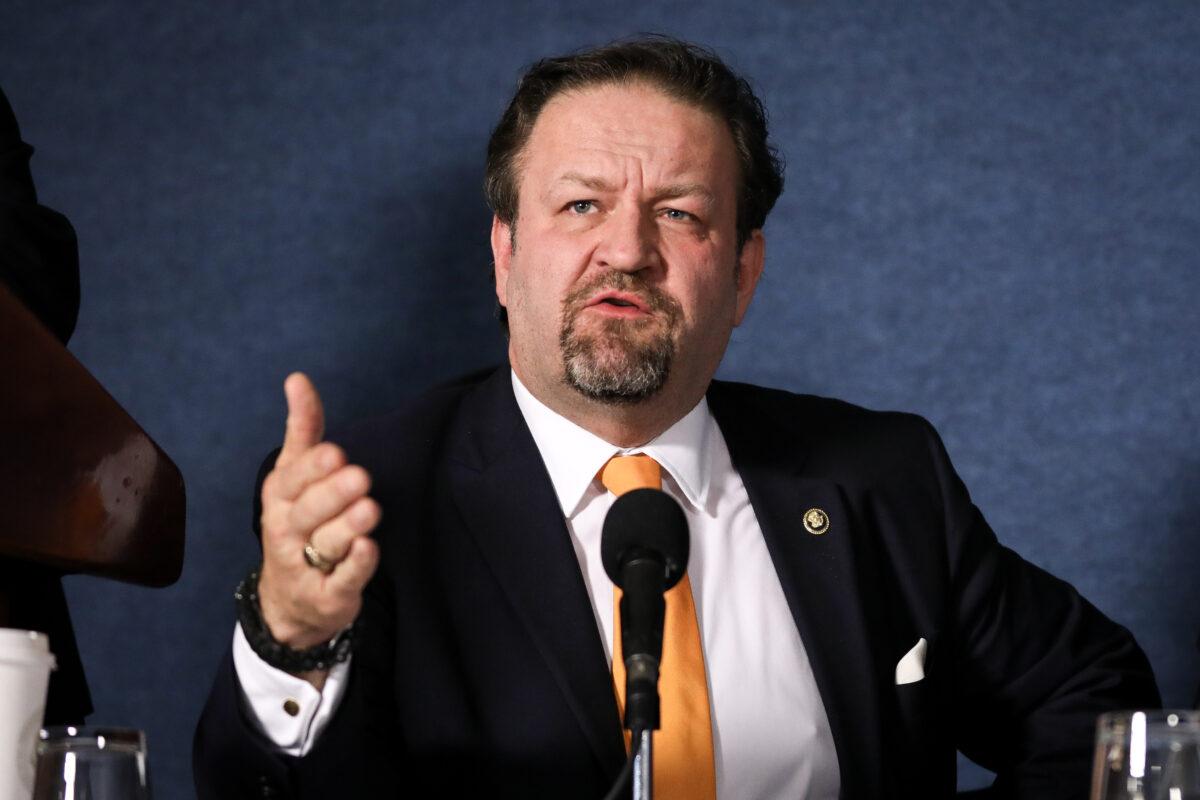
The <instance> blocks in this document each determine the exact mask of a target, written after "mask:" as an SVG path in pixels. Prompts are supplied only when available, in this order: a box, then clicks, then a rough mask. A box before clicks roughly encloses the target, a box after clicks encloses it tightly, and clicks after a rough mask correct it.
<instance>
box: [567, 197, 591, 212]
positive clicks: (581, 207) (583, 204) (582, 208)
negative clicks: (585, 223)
mask: <svg viewBox="0 0 1200 800" xmlns="http://www.w3.org/2000/svg"><path fill="white" fill-rule="evenodd" d="M595 208H596V204H595V203H594V202H592V201H591V200H575V201H573V202H572V203H571V205H570V209H571V210H572V211H573V212H575V213H576V214H586V213H588V212H589V211H592V210H594V209H595Z"/></svg>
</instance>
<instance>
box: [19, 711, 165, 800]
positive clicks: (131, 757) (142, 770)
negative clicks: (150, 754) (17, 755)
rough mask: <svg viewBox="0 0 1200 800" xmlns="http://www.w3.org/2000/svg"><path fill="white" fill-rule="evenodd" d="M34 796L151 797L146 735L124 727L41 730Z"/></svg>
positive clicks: (77, 799) (86, 799)
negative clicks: (147, 768) (147, 769)
mask: <svg viewBox="0 0 1200 800" xmlns="http://www.w3.org/2000/svg"><path fill="white" fill-rule="evenodd" d="M33 800H150V781H149V778H148V776H147V774H146V737H145V736H144V735H143V734H142V732H141V731H137V730H131V729H128V728H96V727H84V726H73V725H72V726H65V727H59V728H46V729H45V730H43V731H42V732H41V741H39V742H38V746H37V774H36V776H35V777H34V783H33Z"/></svg>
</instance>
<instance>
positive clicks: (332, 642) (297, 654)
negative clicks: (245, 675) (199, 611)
mask: <svg viewBox="0 0 1200 800" xmlns="http://www.w3.org/2000/svg"><path fill="white" fill-rule="evenodd" d="M258 577H259V576H258V571H257V570H253V571H251V572H250V574H249V575H247V576H246V578H245V579H244V580H243V581H242V582H241V583H240V584H238V588H237V590H236V591H235V592H234V594H233V597H234V601H235V603H236V606H237V617H238V622H239V623H240V624H241V626H242V632H243V634H244V635H245V637H246V641H247V642H248V643H249V645H250V649H252V650H253V651H254V652H255V654H256V655H257V656H258V657H259V658H261V659H262V660H263V661H265V662H266V663H267V664H269V665H271V666H272V667H275V668H276V669H281V670H283V671H285V672H290V673H292V674H293V675H299V676H301V677H303V678H304V679H305V680H308V681H309V682H310V683H313V684H314V685H316V682H315V681H314V678H316V679H318V680H321V681H322V682H323V679H324V675H323V674H322V673H325V672H327V671H328V669H329V668H330V667H332V666H333V665H334V664H338V663H340V662H342V661H345V660H346V659H347V658H349V656H350V651H351V649H352V645H353V641H354V632H355V630H356V628H357V627H358V625H357V620H356V621H355V622H354V624H351V625H350V626H349V627H347V628H345V629H344V630H342V631H341V632H339V633H338V634H337V635H335V636H334V637H332V638H324V637H322V638H319V639H317V640H316V642H315V643H314V644H312V645H311V646H308V647H304V646H299V647H293V646H292V645H291V644H289V642H287V641H280V640H279V639H277V638H275V635H274V633H273V630H274V629H273V628H271V627H270V626H268V624H267V621H266V619H265V618H264V616H263V610H262V606H261V605H260V599H259V594H258ZM282 632H284V633H286V626H285V629H284V631H282ZM307 639H308V637H307V636H304V635H301V636H300V637H298V638H296V637H293V638H291V639H290V640H289V641H292V642H304V641H306V640H307Z"/></svg>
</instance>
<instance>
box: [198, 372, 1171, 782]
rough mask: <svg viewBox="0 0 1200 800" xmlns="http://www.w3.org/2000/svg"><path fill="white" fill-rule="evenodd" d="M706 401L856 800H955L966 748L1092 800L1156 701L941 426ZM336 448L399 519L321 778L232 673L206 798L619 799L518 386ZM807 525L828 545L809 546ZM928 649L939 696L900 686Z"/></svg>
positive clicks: (756, 399) (1135, 654) (794, 405)
mask: <svg viewBox="0 0 1200 800" xmlns="http://www.w3.org/2000/svg"><path fill="white" fill-rule="evenodd" d="M708 400H709V404H710V407H711V409H712V412H713V415H714V416H715V418H716V420H717V423H718V425H719V426H720V428H721V431H722V433H723V434H724V437H725V440H726V442H727V444H728V446H729V450H730V454H731V456H732V458H733V463H734V465H735V467H736V468H737V470H738V472H739V473H740V475H741V477H742V480H743V482H744V483H745V485H746V488H747V490H748V492H749V495H750V499H751V503H752V504H753V507H754V511H755V514H756V516H757V517H758V521H759V524H760V526H761V527H762V531H763V535H764V537H765V538H766V542H767V545H768V548H769V550H770V553H771V557H772V559H773V561H774V563H775V567H776V570H777V573H778V576H779V580H780V583H781V584H782V586H783V589H784V593H785V595H786V597H787V600H788V604H789V607H790V609H791V612H792V616H793V618H794V620H795V624H796V626H797V628H798V630H799V632H800V635H801V637H802V639H803V641H804V646H805V649H806V651H807V653H808V656H809V659H810V660H811V662H812V668H813V672H814V674H815V676H816V681H817V685H818V687H819V689H820V692H821V698H822V701H823V702H824V705H825V709H826V712H827V714H828V716H829V722H830V726H831V728H832V732H833V736H834V740H835V743H836V747H837V754H838V763H839V767H840V771H841V781H842V796H843V797H847V798H875V797H916V796H922V797H947V796H953V794H954V790H955V763H956V756H955V751H956V749H961V750H962V751H963V752H965V753H966V754H967V755H969V756H970V757H971V758H973V759H974V760H975V761H977V762H978V763H980V764H983V765H984V766H987V767H989V768H991V769H992V770H994V771H995V772H997V774H998V782H997V789H998V790H999V793H1001V794H1004V795H1011V796H1020V797H1046V798H1054V799H1055V800H1061V799H1062V798H1067V797H1085V796H1086V794H1087V791H1088V782H1089V771H1090V757H1091V743H1092V735H1093V726H1094V719H1095V716H1096V714H1098V713H1100V712H1102V711H1105V710H1110V709H1113V708H1118V707H1129V706H1155V705H1157V704H1158V703H1159V699H1158V692H1157V689H1156V687H1155V684H1154V679H1153V677H1152V675H1151V672H1150V668H1149V666H1148V664H1147V662H1146V659H1145V657H1144V655H1143V654H1142V652H1141V651H1140V650H1139V649H1138V647H1137V645H1136V644H1135V643H1134V641H1133V639H1132V637H1131V636H1130V635H1129V634H1128V632H1127V631H1125V630H1124V629H1123V628H1121V627H1119V626H1117V625H1116V624H1114V623H1113V622H1111V621H1110V620H1108V619H1107V618H1105V617H1104V616H1103V615H1102V614H1100V612H1098V611H1097V610H1096V609H1095V608H1094V607H1093V606H1091V605H1090V604H1089V603H1087V601H1085V600H1084V599H1083V598H1081V597H1080V596H1079V595H1078V594H1077V593H1076V592H1075V591H1074V589H1072V588H1071V587H1070V586H1069V585H1067V584H1065V583H1063V582H1062V581H1060V580H1058V579H1056V578H1054V577H1052V576H1050V575H1049V574H1047V573H1046V572H1044V571H1042V570H1040V569H1038V568H1037V567H1035V566H1033V565H1031V564H1029V563H1028V562H1026V561H1024V560H1022V559H1021V558H1020V557H1019V556H1017V555H1016V554H1015V553H1013V552H1012V551H1010V550H1008V549H1006V548H1004V547H1002V546H1001V545H1000V544H999V543H998V542H997V541H996V538H995V536H994V535H993V534H992V532H991V530H990V529H989V528H988V526H987V524H986V523H985V521H984V520H983V518H982V516H981V515H980V513H979V511H978V510H977V509H976V508H975V507H974V506H973V505H972V503H971V501H970V499H969V497H968V495H967V492H966V489H965V488H964V487H963V485H962V483H961V481H960V480H959V479H958V477H957V475H956V474H955V473H954V471H953V469H952V467H951V465H950V462H949V460H948V458H947V456H946V453H945V451H944V449H943V447H942V444H941V442H940V440H939V439H938V437H937V435H936V433H935V432H934V431H933V429H932V428H931V427H930V426H929V424H928V423H926V422H925V421H924V420H922V419H920V418H918V417H914V416H911V415H906V414H894V413H879V412H869V411H865V410H863V409H860V408H857V407H854V406H851V405H849V404H846V403H841V402H838V401H834V400H827V399H822V398H816V397H808V396H799V395H793V394H789V393H786V392H781V391H774V390H767V389H761V388H756V387H751V386H746V385H739V384H730V383H722V382H714V383H713V385H712V387H711V389H710V391H709V393H708ZM337 441H339V443H340V444H342V445H343V446H344V447H345V448H346V450H347V452H348V453H349V455H350V457H351V459H352V460H354V461H356V462H357V463H360V464H362V465H363V466H365V467H366V468H367V469H368V470H369V471H370V472H371V474H372V476H373V478H374V483H373V487H374V488H373V490H372V493H373V495H374V496H375V497H376V498H377V499H378V500H379V501H380V503H381V504H382V506H383V521H382V523H381V525H380V527H379V528H378V530H377V531H376V534H375V535H376V536H377V537H378V539H379V541H380V544H381V551H382V559H381V563H380V567H379V570H378V572H377V574H376V575H375V577H374V578H373V579H372V581H371V583H370V584H369V587H368V589H367V592H366V595H365V601H364V610H363V612H362V624H363V633H362V636H361V637H360V639H359V640H358V642H357V644H356V649H355V654H354V659H353V662H352V668H351V676H350V680H349V684H348V688H347V694H346V696H345V699H344V702H343V703H342V705H341V707H340V708H339V710H338V712H337V714H336V715H335V717H334V719H333V720H332V721H331V723H330V725H329V727H328V728H327V729H326V730H325V732H324V733H323V735H322V736H321V738H320V740H319V741H318V744H317V746H316V747H315V748H314V750H313V751H312V752H311V753H310V754H309V755H308V756H306V757H304V758H302V759H293V758H288V757H284V756H280V755H278V754H275V753H273V752H272V749H271V747H270V745H269V744H268V743H266V742H265V741H263V740H262V739H261V737H259V736H258V735H257V734H255V733H254V732H253V729H252V727H251V726H250V725H249V724H248V723H247V722H246V719H245V716H244V710H243V709H241V708H240V706H239V697H240V695H239V689H238V686H237V678H236V675H235V674H234V671H233V669H232V667H231V662H230V660H229V659H228V658H226V662H225V663H224V664H223V666H222V667H221V670H220V673H219V675H218V678H217V681H216V685H215V687H214V689H213V693H212V696H211V697H210V700H209V703H208V705H207V707H206V709H205V712H204V715H203V717H202V719H201V721H200V725H199V728H198V730H197V735H196V740H195V750H194V758H195V768H196V784H197V790H198V792H199V794H200V796H201V797H202V798H210V797H211V798H232V797H255V796H291V797H305V798H307V797H367V796H371V797H393V796H396V797H400V796H407V795H409V794H411V796H413V797H423V796H446V797H467V796H471V797H475V796H478V797H514V798H515V797H535V796H536V797H552V798H581V799H586V798H600V797H603V796H604V794H605V792H606V791H607V789H608V788H609V786H610V785H611V783H612V781H613V779H614V778H615V776H616V775H617V773H618V772H619V770H620V768H621V765H622V762H623V760H624V758H625V750H624V746H623V740H622V736H621V730H620V722H619V720H618V716H617V709H616V704H615V701H614V698H613V687H612V679H611V676H610V673H609V669H608V664H607V661H606V658H605V654H604V649H603V645H602V643H601V641H600V635H599V633H598V631H597V626H596V623H595V617H594V614H593V612H592V609H591V605H590V600H589V598H588V594H587V591H586V589H585V586H584V582H583V578H582V575H581V573H580V570H579V568H578V562H577V560H576V556H575V553H574V550H573V549H572V545H571V541H570V538H569V534H568V532H567V529H566V526H565V523H564V521H563V516H562V511H561V509H560V508H559V506H558V502H557V500H556V498H555V495H554V491H553V488H552V486H551V483H550V479H549V476H548V474H547V472H546V469H545V466H544V465H543V463H542V460H541V457H540V455H539V453H538V451H537V448H536V446H535V445H534V442H533V439H532V437H531V435H530V433H529V430H528V428H527V427H526V425H525V423H524V420H523V418H522V416H521V414H520V411H519V410H518V407H517V405H516V401H515V399H514V397H513V393H512V387H511V383H510V380H509V373H508V370H507V368H505V369H501V370H498V371H496V372H494V373H492V374H490V375H487V376H475V377H473V378H470V379H466V380H464V381H462V382H460V383H458V384H455V385H452V386H449V387H446V388H443V389H441V390H437V391H435V392H433V393H431V394H430V395H428V396H426V397H425V398H424V399H422V400H421V401H419V402H417V403H416V404H415V405H413V406H412V407H410V408H408V409H407V410H405V411H403V412H399V413H397V414H393V415H391V416H388V417H384V418H382V419H378V420H374V421H372V422H369V423H365V424H363V425H360V426H358V427H356V428H354V429H352V430H351V431H349V432H348V433H347V434H345V435H344V436H342V437H339V438H338V439H337ZM810 508H820V509H822V510H824V511H825V513H826V514H827V515H828V517H829V520H830V525H829V530H828V532H827V533H825V534H823V535H813V534H810V533H808V532H807V531H806V530H805V528H804V526H803V523H802V518H803V515H804V513H805V512H806V511H807V510H808V509H810ZM922 637H923V638H925V639H926V640H927V642H928V652H927V657H926V663H925V672H926V677H925V679H924V680H922V681H919V682H917V683H912V684H907V685H903V686H896V685H895V674H894V671H895V667H896V663H897V661H899V660H900V658H901V657H902V656H903V655H904V654H905V653H906V652H907V651H908V650H909V649H910V648H912V647H913V645H914V644H915V643H916V642H917V640H918V639H920V638H922ZM776 735H779V736H786V735H787V731H786V730H781V731H778V732H776Z"/></svg>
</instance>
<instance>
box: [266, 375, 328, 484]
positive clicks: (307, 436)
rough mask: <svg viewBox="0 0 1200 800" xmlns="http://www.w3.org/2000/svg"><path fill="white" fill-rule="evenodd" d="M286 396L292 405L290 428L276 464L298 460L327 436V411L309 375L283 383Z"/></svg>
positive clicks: (288, 420) (284, 437)
mask: <svg viewBox="0 0 1200 800" xmlns="http://www.w3.org/2000/svg"><path fill="white" fill-rule="evenodd" d="M283 393H284V395H286V396H287V404H288V415H287V428H286V429H285V431H284V434H283V449H282V450H280V451H279V458H278V459H277V460H276V462H275V463H276V464H277V465H285V464H288V463H289V462H291V461H294V460H295V459H296V458H298V457H300V455H301V454H303V453H304V452H305V451H306V450H308V449H309V448H310V447H312V446H313V445H315V444H317V443H319V442H320V441H321V438H322V437H323V436H324V435H325V409H324V408H323V407H322V406H321V396H320V395H319V394H317V389H316V387H315V386H313V384H312V381H310V380H309V379H308V376H307V375H305V374H304V373H303V372H293V373H292V374H291V375H289V376H288V377H287V380H285V381H284V382H283Z"/></svg>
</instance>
